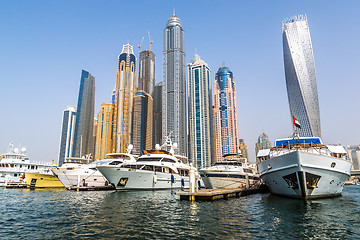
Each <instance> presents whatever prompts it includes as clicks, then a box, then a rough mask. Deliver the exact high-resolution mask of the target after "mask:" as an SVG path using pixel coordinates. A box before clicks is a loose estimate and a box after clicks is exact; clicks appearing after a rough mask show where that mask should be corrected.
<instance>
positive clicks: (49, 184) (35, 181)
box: [25, 173, 65, 188]
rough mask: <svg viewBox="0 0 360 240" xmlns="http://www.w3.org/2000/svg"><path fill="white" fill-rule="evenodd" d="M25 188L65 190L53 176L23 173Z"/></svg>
mask: <svg viewBox="0 0 360 240" xmlns="http://www.w3.org/2000/svg"><path fill="white" fill-rule="evenodd" d="M25 180H26V185H27V187H30V188H65V186H64V185H63V184H62V183H61V182H60V180H59V179H58V178H57V176H55V175H54V174H52V173H51V174H41V173H25Z"/></svg>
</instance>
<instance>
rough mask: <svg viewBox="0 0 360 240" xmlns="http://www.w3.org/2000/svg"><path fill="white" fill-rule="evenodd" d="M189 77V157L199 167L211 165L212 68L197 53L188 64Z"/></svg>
mask: <svg viewBox="0 0 360 240" xmlns="http://www.w3.org/2000/svg"><path fill="white" fill-rule="evenodd" d="M188 79H189V85H188V93H189V121H190V123H189V125H190V130H189V133H190V144H189V146H190V149H189V159H190V160H192V161H194V162H195V165H196V166H197V167H198V168H203V167H209V166H210V165H211V157H212V154H211V153H212V150H213V148H212V139H211V131H212V114H211V112H212V97H211V95H212V92H211V70H210V68H209V66H208V65H207V64H206V63H205V62H204V61H203V60H201V59H200V56H199V55H197V54H195V55H194V58H193V59H192V61H191V63H189V64H188Z"/></svg>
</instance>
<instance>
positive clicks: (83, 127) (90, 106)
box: [72, 70, 95, 157]
mask: <svg viewBox="0 0 360 240" xmlns="http://www.w3.org/2000/svg"><path fill="white" fill-rule="evenodd" d="M94 103H95V77H93V76H92V75H91V74H90V73H89V72H87V71H85V70H82V73H81V80H80V90H79V98H78V105H77V113H76V122H75V132H74V143H73V152H72V157H82V156H85V155H87V154H90V153H91V154H92V155H94V153H92V152H91V151H92V150H93V145H94V139H93V130H94Z"/></svg>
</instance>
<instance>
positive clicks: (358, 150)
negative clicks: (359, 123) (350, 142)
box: [347, 145, 360, 170]
mask: <svg viewBox="0 0 360 240" xmlns="http://www.w3.org/2000/svg"><path fill="white" fill-rule="evenodd" d="M347 150H348V154H349V158H350V161H351V163H352V167H351V170H360V145H358V146H348V147H347Z"/></svg>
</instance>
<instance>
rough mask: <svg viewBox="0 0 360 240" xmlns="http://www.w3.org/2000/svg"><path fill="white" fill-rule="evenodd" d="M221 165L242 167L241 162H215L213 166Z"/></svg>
mask: <svg viewBox="0 0 360 240" xmlns="http://www.w3.org/2000/svg"><path fill="white" fill-rule="evenodd" d="M221 165H231V166H240V167H241V166H242V162H240V161H231V162H217V163H215V165H214V166H221Z"/></svg>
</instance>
